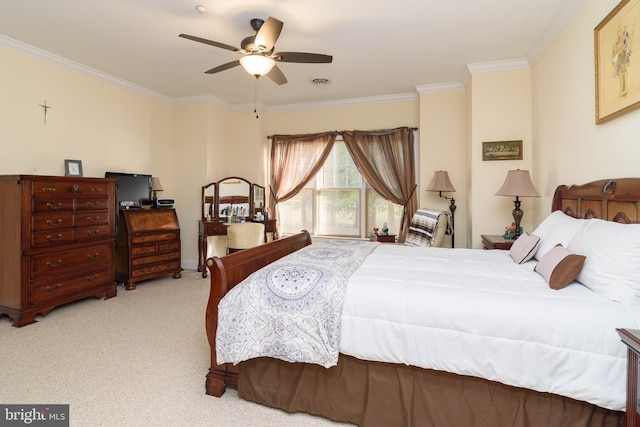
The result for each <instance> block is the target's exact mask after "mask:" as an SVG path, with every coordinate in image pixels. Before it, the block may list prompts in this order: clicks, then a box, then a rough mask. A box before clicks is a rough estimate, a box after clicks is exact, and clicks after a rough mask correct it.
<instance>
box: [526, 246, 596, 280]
mask: <svg viewBox="0 0 640 427" xmlns="http://www.w3.org/2000/svg"><path fill="white" fill-rule="evenodd" d="M586 258H587V257H585V256H583V255H577V254H572V253H570V252H569V251H568V250H566V249H565V248H564V247H563V246H562V245H560V244H558V245H557V246H554V247H553V248H551V250H550V251H548V252H547V253H546V254H544V256H543V257H542V259H541V260H540V261H539V262H538V264H536V266H535V268H534V270H535V271H536V272H537V273H538V274H540V275H541V276H542V277H544V280H546V281H547V283H548V284H549V287H550V288H551V289H562V288H564V287H565V286H567V285H568V284H569V283H571V282H573V281H574V280H575V279H576V277H578V274H580V271H581V270H582V266H583V265H584V260H585V259H586Z"/></svg>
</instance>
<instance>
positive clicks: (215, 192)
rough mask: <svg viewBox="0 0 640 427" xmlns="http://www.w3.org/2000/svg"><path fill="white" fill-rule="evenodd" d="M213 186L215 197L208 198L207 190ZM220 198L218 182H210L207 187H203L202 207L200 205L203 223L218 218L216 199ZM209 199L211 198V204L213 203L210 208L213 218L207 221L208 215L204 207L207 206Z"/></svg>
mask: <svg viewBox="0 0 640 427" xmlns="http://www.w3.org/2000/svg"><path fill="white" fill-rule="evenodd" d="M211 186H213V196H207V195H206V194H207V190H208V189H209V187H211ZM217 196H218V187H217V183H216V182H210V183H209V184H207V185H203V186H202V197H201V198H200V201H201V203H202V204H201V205H200V215H201V216H202V221H204V222H206V221H209V220H213V219H214V218H216V217H217V215H216V211H215V209H216V198H217ZM207 197H211V201H210V202H209V203H211V208H210V212H211V216H210V218H209V219H207V215H206V214H205V213H204V207H205V206H206V204H207V199H206V198H207Z"/></svg>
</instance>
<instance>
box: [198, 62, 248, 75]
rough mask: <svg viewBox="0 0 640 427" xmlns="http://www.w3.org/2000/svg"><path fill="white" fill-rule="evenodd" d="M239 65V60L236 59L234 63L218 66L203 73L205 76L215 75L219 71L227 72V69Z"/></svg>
mask: <svg viewBox="0 0 640 427" xmlns="http://www.w3.org/2000/svg"><path fill="white" fill-rule="evenodd" d="M238 65H240V60H238V59H236V60H235V61H231V62H227V63H226V64H222V65H218V66H217V67H215V68H212V69H210V70H209V71H205V73H206V74H215V73H219V72H220V71H224V70H228V69H229V68H233V67H237V66H238Z"/></svg>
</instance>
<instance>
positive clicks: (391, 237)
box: [378, 234, 396, 243]
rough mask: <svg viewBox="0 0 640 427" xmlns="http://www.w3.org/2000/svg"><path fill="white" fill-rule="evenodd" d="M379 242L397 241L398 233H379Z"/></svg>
mask: <svg viewBox="0 0 640 427" xmlns="http://www.w3.org/2000/svg"><path fill="white" fill-rule="evenodd" d="M378 242H382V243H395V242H396V235H395V234H385V235H378Z"/></svg>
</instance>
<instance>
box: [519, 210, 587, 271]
mask: <svg viewBox="0 0 640 427" xmlns="http://www.w3.org/2000/svg"><path fill="white" fill-rule="evenodd" d="M585 221H586V220H585V219H577V218H574V217H572V216H569V215H567V214H565V213H564V212H562V211H553V212H552V213H551V214H550V215H549V216H547V217H546V218H545V219H544V220H543V221H542V222H541V223H540V225H538V227H537V228H536V229H535V230H533V232H532V233H531V234H533V235H535V236H538V237H540V247H538V251H537V252H536V254H535V255H534V257H535V259H537V260H538V261H540V260H541V259H542V257H543V256H544V254H546V253H547V252H549V250H551V248H553V247H554V246H555V245H557V244H558V243H560V244H562V246H564V247H565V248H566V247H567V245H568V244H569V241H570V240H571V238H572V237H573V236H574V234H576V233H577V231H578V230H579V229H580V227H581V226H582V224H583V223H584V222H585Z"/></svg>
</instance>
